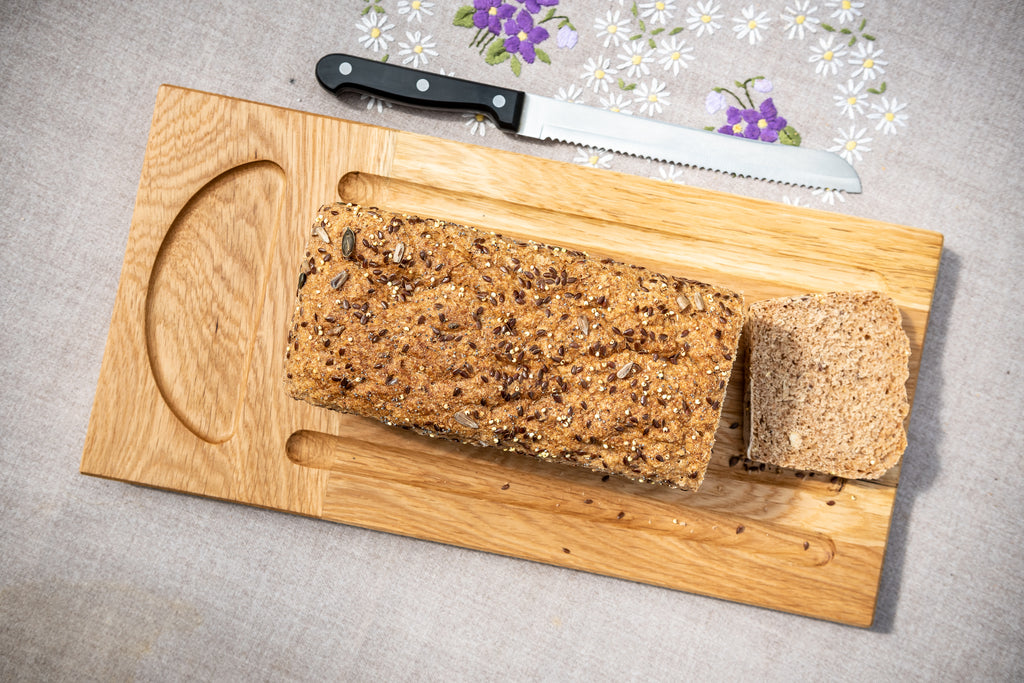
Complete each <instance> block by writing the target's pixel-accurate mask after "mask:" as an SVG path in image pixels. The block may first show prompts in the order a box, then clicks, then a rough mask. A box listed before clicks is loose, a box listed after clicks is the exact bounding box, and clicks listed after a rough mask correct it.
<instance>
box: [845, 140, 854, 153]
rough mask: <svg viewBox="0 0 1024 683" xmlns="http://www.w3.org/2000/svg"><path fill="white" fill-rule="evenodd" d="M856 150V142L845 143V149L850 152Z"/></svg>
mask: <svg viewBox="0 0 1024 683" xmlns="http://www.w3.org/2000/svg"><path fill="white" fill-rule="evenodd" d="M856 148H857V141H856V140H850V141H849V142H847V143H846V149H848V150H850V151H851V152H852V151H853V150H854V149H856Z"/></svg>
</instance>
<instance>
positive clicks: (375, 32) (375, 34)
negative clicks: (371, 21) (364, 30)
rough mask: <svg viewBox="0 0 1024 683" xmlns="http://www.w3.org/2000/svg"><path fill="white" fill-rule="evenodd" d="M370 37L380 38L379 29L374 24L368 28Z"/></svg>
mask: <svg viewBox="0 0 1024 683" xmlns="http://www.w3.org/2000/svg"><path fill="white" fill-rule="evenodd" d="M370 37H371V38H380V29H379V28H377V27H376V26H374V27H373V28H371V29H370Z"/></svg>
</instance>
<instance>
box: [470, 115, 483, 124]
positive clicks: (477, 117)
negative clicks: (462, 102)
mask: <svg viewBox="0 0 1024 683" xmlns="http://www.w3.org/2000/svg"><path fill="white" fill-rule="evenodd" d="M473 118H475V119H476V120H477V121H478V122H479V123H483V122H484V118H485V117H484V115H483V114H477V115H476V116H474V117H473Z"/></svg>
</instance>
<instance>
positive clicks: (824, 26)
mask: <svg viewBox="0 0 1024 683" xmlns="http://www.w3.org/2000/svg"><path fill="white" fill-rule="evenodd" d="M821 27H822V28H823V29H825V30H826V31H829V32H831V33H835V31H836V30H835V29H834V28H832V27H831V26H829V25H828V24H822V25H821Z"/></svg>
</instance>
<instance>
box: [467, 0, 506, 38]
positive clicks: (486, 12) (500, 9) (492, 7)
mask: <svg viewBox="0 0 1024 683" xmlns="http://www.w3.org/2000/svg"><path fill="white" fill-rule="evenodd" d="M473 8H474V9H475V10H476V11H475V12H473V25H474V26H476V27H477V28H486V29H487V30H488V31H490V32H491V33H493V34H494V35H500V34H501V22H502V21H503V20H505V19H508V18H509V17H511V16H512V14H513V13H515V11H516V8H515V7H513V6H512V5H506V4H504V2H503V0H473Z"/></svg>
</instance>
